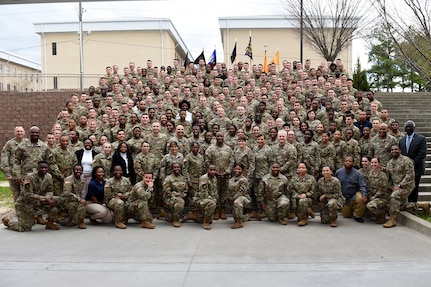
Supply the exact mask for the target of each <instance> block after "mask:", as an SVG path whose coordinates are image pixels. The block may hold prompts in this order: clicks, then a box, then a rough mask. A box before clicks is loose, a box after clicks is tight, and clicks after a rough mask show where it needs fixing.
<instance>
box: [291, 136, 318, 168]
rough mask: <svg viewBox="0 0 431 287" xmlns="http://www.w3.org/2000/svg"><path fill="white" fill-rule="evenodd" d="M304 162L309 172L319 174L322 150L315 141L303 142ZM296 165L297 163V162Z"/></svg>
mask: <svg viewBox="0 0 431 287" xmlns="http://www.w3.org/2000/svg"><path fill="white" fill-rule="evenodd" d="M302 162H304V163H305V165H306V166H307V170H308V174H311V175H313V176H317V175H318V174H319V167H320V151H319V146H318V144H317V143H316V142H315V141H311V142H310V143H308V144H307V143H305V142H304V143H302ZM295 167H296V163H295Z"/></svg>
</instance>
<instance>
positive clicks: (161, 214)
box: [156, 208, 166, 219]
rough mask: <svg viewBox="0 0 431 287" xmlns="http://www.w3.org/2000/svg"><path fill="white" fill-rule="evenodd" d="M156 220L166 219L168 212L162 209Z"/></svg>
mask: <svg viewBox="0 0 431 287" xmlns="http://www.w3.org/2000/svg"><path fill="white" fill-rule="evenodd" d="M156 218H157V219H160V218H166V212H165V210H164V209H163V208H160V210H159V213H157V216H156Z"/></svg>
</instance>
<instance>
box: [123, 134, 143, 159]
mask: <svg viewBox="0 0 431 287" xmlns="http://www.w3.org/2000/svg"><path fill="white" fill-rule="evenodd" d="M143 142H144V139H143V138H135V137H133V138H131V139H129V140H128V141H127V142H126V143H127V145H128V146H129V148H130V151H131V154H132V158H133V159H135V157H136V156H137V155H138V154H139V153H140V152H141V146H142V143H143Z"/></svg>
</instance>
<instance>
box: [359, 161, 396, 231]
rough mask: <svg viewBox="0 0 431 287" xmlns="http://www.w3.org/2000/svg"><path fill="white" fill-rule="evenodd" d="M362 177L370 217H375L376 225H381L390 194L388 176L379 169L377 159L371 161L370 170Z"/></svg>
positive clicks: (383, 221)
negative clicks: (366, 191)
mask: <svg viewBox="0 0 431 287" xmlns="http://www.w3.org/2000/svg"><path fill="white" fill-rule="evenodd" d="M364 177H365V180H366V182H367V189H368V196H369V197H370V201H369V202H368V203H367V209H368V211H369V212H370V213H371V215H373V216H375V217H376V224H383V223H385V221H386V219H385V214H386V209H387V207H388V203H389V198H390V196H391V193H390V189H388V186H389V181H388V175H387V174H386V173H385V172H383V171H382V170H381V169H380V162H379V159H378V158H376V157H375V158H372V159H371V170H370V171H369V172H368V173H367V176H364Z"/></svg>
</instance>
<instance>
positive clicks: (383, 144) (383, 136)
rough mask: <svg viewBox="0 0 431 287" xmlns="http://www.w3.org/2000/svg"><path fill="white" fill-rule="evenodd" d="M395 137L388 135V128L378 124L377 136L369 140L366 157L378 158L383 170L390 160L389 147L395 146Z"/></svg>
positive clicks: (396, 142)
mask: <svg viewBox="0 0 431 287" xmlns="http://www.w3.org/2000/svg"><path fill="white" fill-rule="evenodd" d="M397 144H398V141H397V139H396V138H395V137H393V136H391V135H389V134H388V126H387V125H386V124H380V126H379V134H378V135H377V136H375V137H373V138H372V139H371V142H370V146H369V149H370V150H369V153H368V156H369V157H370V158H373V157H378V158H379V160H380V164H381V166H382V167H383V168H385V167H386V164H387V163H388V161H389V160H390V159H391V147H392V146H393V145H397Z"/></svg>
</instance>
